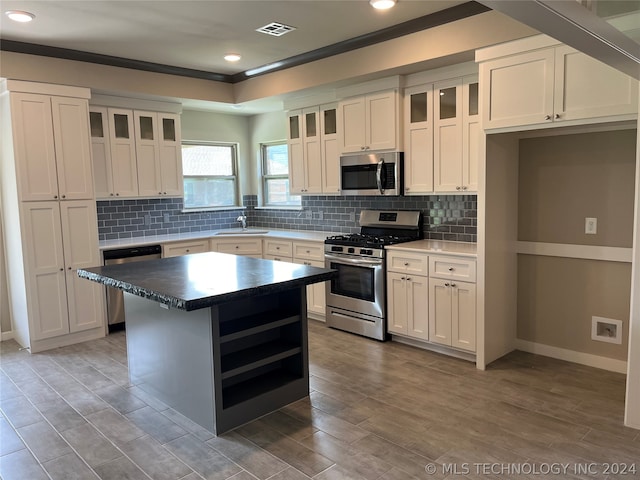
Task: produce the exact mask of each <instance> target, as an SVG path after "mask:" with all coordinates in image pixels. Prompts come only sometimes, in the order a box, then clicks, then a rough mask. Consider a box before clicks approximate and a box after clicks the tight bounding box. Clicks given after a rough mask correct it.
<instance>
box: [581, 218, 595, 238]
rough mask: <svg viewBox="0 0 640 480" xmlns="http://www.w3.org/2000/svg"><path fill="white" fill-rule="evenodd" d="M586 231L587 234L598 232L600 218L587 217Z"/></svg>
mask: <svg viewBox="0 0 640 480" xmlns="http://www.w3.org/2000/svg"><path fill="white" fill-rule="evenodd" d="M584 233H586V234H587V235H595V234H596V233H598V219H597V218H593V217H587V218H585V219H584Z"/></svg>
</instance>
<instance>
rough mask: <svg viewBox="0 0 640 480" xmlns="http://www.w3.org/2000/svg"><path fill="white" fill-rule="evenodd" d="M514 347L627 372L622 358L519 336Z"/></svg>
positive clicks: (582, 363)
mask: <svg viewBox="0 0 640 480" xmlns="http://www.w3.org/2000/svg"><path fill="white" fill-rule="evenodd" d="M516 349H517V350H522V351H523V352H529V353H535V354H536V355H543V356H545V357H551V358H557V359H558V360H566V361H567V362H573V363H579V364H581V365H587V366H588V367H595V368H601V369H603V370H609V371H611V372H617V373H627V362H626V361H624V360H616V359H614V358H607V357H601V356H599V355H592V354H591V353H584V352H576V351H575V350H567V349H566V348H560V347H553V346H551V345H544V344H542V343H535V342H529V341H527V340H522V339H520V338H516Z"/></svg>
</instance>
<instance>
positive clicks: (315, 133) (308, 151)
mask: <svg viewBox="0 0 640 480" xmlns="http://www.w3.org/2000/svg"><path fill="white" fill-rule="evenodd" d="M302 150H303V152H304V153H303V159H304V162H303V163H304V190H303V192H304V193H307V194H310V193H311V194H313V193H322V142H321V140H320V109H319V108H318V107H311V108H305V109H303V110H302Z"/></svg>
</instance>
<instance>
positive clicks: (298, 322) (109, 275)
mask: <svg viewBox="0 0 640 480" xmlns="http://www.w3.org/2000/svg"><path fill="white" fill-rule="evenodd" d="M186 257H195V258H191V259H188V258H186ZM186 257H175V258H168V259H160V260H151V261H149V262H144V263H145V264H146V265H144V268H146V270H147V271H146V275H145V274H144V273H142V272H140V269H141V268H143V266H142V265H139V266H138V268H137V269H135V270H134V269H131V267H128V266H127V264H123V265H113V266H109V267H99V268H95V269H87V270H82V271H79V272H80V273H79V275H80V276H82V277H85V278H89V279H91V280H94V281H99V282H101V283H105V284H108V285H110V286H116V287H117V288H121V289H122V290H123V291H124V292H125V293H124V302H125V316H126V332H127V333H126V335H127V354H128V362H129V376H130V380H131V383H132V384H134V385H136V386H138V387H139V388H140V389H142V390H144V391H146V392H147V393H149V394H151V395H153V396H155V397H156V398H158V399H159V400H161V401H163V402H164V403H166V404H167V405H168V406H170V407H172V408H174V409H175V410H176V411H178V412H180V413H182V414H183V415H185V416H186V417H188V418H190V419H191V420H193V421H194V422H196V423H198V424H199V425H201V426H203V427H204V428H206V429H207V430H210V431H211V432H213V433H215V434H216V435H217V434H220V433H223V432H226V431H228V430H231V429H233V428H235V427H237V426H239V425H242V424H244V423H247V422H249V421H251V420H253V419H255V418H258V417H260V416H262V415H265V414H267V413H269V412H272V411H274V410H277V409H278V408H281V407H283V406H284V405H287V404H289V403H291V402H294V401H296V400H299V399H301V398H304V397H306V396H307V395H308V394H309V368H308V365H309V358H308V338H307V310H306V308H307V307H306V305H307V299H306V285H307V284H309V283H314V282H316V281H324V280H327V279H330V278H331V277H332V276H333V274H334V272H333V271H331V270H326V269H321V268H315V267H309V266H301V265H296V264H284V263H283V262H272V261H270V260H258V259H252V258H243V257H237V256H235V255H225V254H219V253H205V254H195V255H188V256H186ZM190 266H192V267H193V268H190ZM112 267H124V268H116V269H114V268H112ZM208 267H210V268H208ZM127 268H128V269H127ZM230 271H234V272H243V271H244V272H245V273H246V277H247V278H248V280H246V281H242V278H241V274H239V273H236V277H237V278H235V279H234V280H229V278H225V277H224V273H223V272H230ZM207 272H211V273H210V275H211V276H212V278H211V279H210V278H209V276H208V274H207ZM213 272H217V275H216V274H215V273H213ZM177 277H180V278H182V279H183V280H184V281H185V282H186V284H187V286H189V287H193V288H186V287H185V285H183V284H181V283H180V278H177ZM213 277H215V278H213ZM153 278H156V279H166V280H163V281H157V282H155V283H154V281H153ZM152 284H153V285H154V287H153V288H151V285H152ZM161 284H162V286H161ZM195 289H197V290H198V292H195V291H194V290H195ZM203 291H204V292H206V296H203V295H202V292H203ZM216 292H217V294H216ZM212 293H213V294H212Z"/></svg>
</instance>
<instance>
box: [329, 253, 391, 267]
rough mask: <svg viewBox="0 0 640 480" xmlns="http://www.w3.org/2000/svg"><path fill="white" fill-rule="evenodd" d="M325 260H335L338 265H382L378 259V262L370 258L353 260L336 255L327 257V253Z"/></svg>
mask: <svg viewBox="0 0 640 480" xmlns="http://www.w3.org/2000/svg"><path fill="white" fill-rule="evenodd" d="M324 258H325V259H329V260H335V261H336V263H345V264H352V265H376V266H378V265H382V259H378V260H369V259H368V258H358V259H355V258H354V259H351V258H344V257H338V256H336V255H327V254H326V253H325V255H324Z"/></svg>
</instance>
